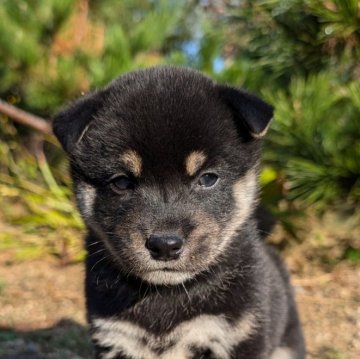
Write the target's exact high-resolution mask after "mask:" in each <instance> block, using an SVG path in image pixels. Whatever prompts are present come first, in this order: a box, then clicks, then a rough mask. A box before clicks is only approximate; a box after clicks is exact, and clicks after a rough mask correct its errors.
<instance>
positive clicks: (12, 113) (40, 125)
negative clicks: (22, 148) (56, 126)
mask: <svg viewBox="0 0 360 359" xmlns="http://www.w3.org/2000/svg"><path fill="white" fill-rule="evenodd" d="M0 112H1V113H3V114H4V115H6V116H8V117H10V118H12V119H13V120H14V121H16V122H18V123H21V124H22V125H25V126H28V127H31V128H33V129H35V130H37V131H40V132H41V133H43V134H44V135H50V134H52V129H51V125H50V123H49V122H48V121H46V120H45V119H43V118H41V117H38V116H35V115H33V114H31V113H29V112H26V111H23V110H20V109H19V108H17V107H15V106H13V105H10V104H9V103H7V102H5V101H3V100H1V99H0Z"/></svg>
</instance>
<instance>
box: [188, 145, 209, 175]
mask: <svg viewBox="0 0 360 359" xmlns="http://www.w3.org/2000/svg"><path fill="white" fill-rule="evenodd" d="M205 161H206V155H205V154H204V152H203V151H193V152H191V153H190V154H189V156H187V158H186V160H185V168H186V172H187V173H188V175H189V176H193V175H194V174H195V173H196V171H197V170H198V169H199V168H200V167H201V166H202V165H203V164H204V163H205Z"/></svg>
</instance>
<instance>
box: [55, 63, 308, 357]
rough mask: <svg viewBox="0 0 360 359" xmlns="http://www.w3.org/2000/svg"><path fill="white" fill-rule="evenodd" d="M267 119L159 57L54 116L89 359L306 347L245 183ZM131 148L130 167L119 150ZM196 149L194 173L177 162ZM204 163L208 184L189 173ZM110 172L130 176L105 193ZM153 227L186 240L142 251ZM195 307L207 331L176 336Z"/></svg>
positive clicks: (300, 350) (263, 111) (243, 98)
mask: <svg viewBox="0 0 360 359" xmlns="http://www.w3.org/2000/svg"><path fill="white" fill-rule="evenodd" d="M271 117H272V108H271V107H270V106H269V105H267V104H266V103H264V102H263V101H262V100H260V99H258V98H257V97H255V96H253V95H250V94H247V93H245V92H243V91H240V90H237V89H235V88H230V87H227V86H223V85H217V84H216V83H214V82H213V81H212V80H211V79H209V78H207V77H205V76H203V75H201V74H200V73H197V72H195V71H192V70H189V69H184V68H176V67H157V68H151V69H147V70H142V71H137V72H134V73H130V74H127V75H124V76H122V77H120V78H119V79H117V80H115V81H114V82H113V83H111V84H110V85H109V86H108V87H106V88H105V89H103V90H99V91H97V92H95V93H93V94H90V95H87V96H86V97H84V98H82V99H80V100H78V101H77V102H75V103H74V104H73V105H72V106H70V108H68V109H65V110H63V111H62V112H61V113H60V114H59V115H58V116H57V117H56V118H55V119H54V132H55V134H56V136H57V137H58V139H59V141H60V142H61V143H62V145H63V147H64V149H65V150H66V151H67V152H68V154H69V158H70V163H71V172H72V176H73V179H74V187H75V192H76V195H77V200H78V205H79V208H80V211H81V213H82V215H83V217H84V220H85V222H86V224H87V227H88V235H87V238H86V248H87V251H88V256H87V260H86V299H87V310H88V320H89V323H90V328H91V329H90V330H91V334H92V338H93V341H94V346H95V351H96V358H136V359H137V358H146V359H148V358H149V355H150V356H151V357H152V358H167V357H168V356H166V355H167V353H170V352H171V350H175V349H176V350H180V349H178V348H180V347H181V348H182V349H181V350H185V352H186V355H185V354H184V355H185V356H184V355H183V354H181V355H182V356H181V357H179V359H181V358H185V357H186V358H214V359H215V358H216V359H225V358H253V359H267V358H270V357H271V355H272V354H273V353H274V351H275V350H276V349H277V348H279V347H286V348H290V349H291V352H292V357H291V358H292V359H303V358H304V357H305V354H304V343H303V337H302V333H301V328H300V324H299V321H298V317H297V312H296V307H295V304H294V301H293V296H292V292H291V288H290V285H289V281H288V275H287V272H286V269H285V268H284V267H283V265H282V263H281V260H280V258H279V257H278V255H277V254H276V253H275V252H274V251H273V250H271V249H270V248H268V247H267V246H266V245H265V244H264V243H263V241H262V240H261V236H260V235H259V231H258V226H259V221H258V220H257V219H256V216H255V208H256V206H257V200H256V196H255V197H254V194H255V195H256V188H255V187H254V186H253V185H252V182H251V181H252V178H253V176H255V174H256V173H257V170H258V162H259V152H260V141H259V137H260V136H263V135H264V132H266V128H267V126H268V124H269V121H270V120H271ZM129 150H130V151H134V152H135V154H136V156H138V157H139V158H140V164H141V166H140V165H139V166H140V168H141V171H140V174H136V173H135V172H136V171H134V169H131V166H130V168H129V166H127V165H126V164H124V161H123V162H122V160H121V158H122V157H121V156H122V155H123V154H124V153H127V152H126V151H129ZM194 151H195V153H201V154H203V155H204V163H201V166H200V168H199V169H197V171H196V173H194V174H193V173H189V170H188V169H187V167H186V165H185V163H186V161H187V159H188V156H189V154H191V153H194ZM135 162H136V161H135ZM135 164H136V163H135ZM204 173H215V174H216V175H217V176H218V177H219V180H218V182H217V183H216V185H215V186H214V187H213V188H202V187H201V186H200V185H199V182H198V181H199V178H200V176H201V175H202V174H204ZM119 175H121V176H126V177H127V179H128V180H129V181H131V183H132V186H131V187H129V188H128V189H126V190H123V191H120V192H119V191H115V192H114V182H113V181H114V176H115V177H116V176H119ZM258 213H260V212H258ZM270 227H271V225H270V224H269V225H266V229H270ZM154 233H161V234H163V233H165V234H171V235H173V234H174V233H175V234H176V235H177V236H181V237H182V238H184V241H185V246H184V252H183V253H182V254H181V256H180V258H179V259H178V260H173V261H169V262H161V263H160V261H156V260H153V259H151V258H150V255H149V253H148V251H147V249H146V248H145V241H146V238H147V237H148V236H149V235H151V234H154ZM160 267H161V268H160ZM179 273H183V274H184V275H185V277H184V279H183V280H178V278H180V277H178V274H179ZM169 278H170V279H169ZM162 281H163V282H162ZM172 281H175V282H174V283H172ZM200 315H203V316H205V317H199V316H200ZM246 315H249V319H248V320H247V321H244V323H243V322H241V319H242V318H245V317H246ZM196 318H207V319H208V320H209V321H208V322H204V325H205V326H206V325H208V327H207V328H204V330H205V331H206V330H208V331H207V332H206V333H207V334H206V335H207V336H206V342H205V343H204V342H200V339H199V341H197V336H196V335H195V336H194V338H190V339H189V338H187V339H186V331H187V330H189V331H191V330H193V329H194V328H198V327H197V326H195V324H194V323H195V322H196ZM99 320H100V321H99ZM204 320H205V319H204ZM99 323H100V324H99ZM207 323H210V324H207ZM211 323H213V324H211ZM239 323H240V324H241V325H242V327H241V330H240V329H239V330H240V331H239V333H240V334H239V339H238V340H237V338H238V337H237V336H235V334H231V333H232V332H235V328H237V325H240V324H239ZM246 323H248V327H246V325H247V324H246ZM182 325H185V327H184V328H188V329H186V330H183V331H181V330H180V329H179V328H182ZM186 326H188V327H186ZM223 326H225V327H226V328H227V327H228V326H229V328H230V331H229V335H225V334H224V333H225V331H224V330H223ZM249 326H250V327H249ZM122 328H129V330H128V331H126V332H125V333H124V332H122V330H123V329H122ZM131 328H136V329H134V330H135V332H133V331H132V329H131ZM194 330H195V329H194ZM245 332H246V333H245ZM132 333H134V334H132ZM144 333H145V334H144ZM241 333H244V338H243V339H241V338H240V336H241ZM200 334H201V326H200V327H199V338H200V337H201V335H200ZM245 334H246V335H245ZM204 335H205V334H204ZM123 337H124V338H127V339H126V340H125V344H122V341H121V340H122V338H123ZM184 338H185V339H184ZM229 338H230V339H229ZM231 338H235V339H234V340H235V341H234V340H233V339H231ZM192 339H193V340H192ZM181 340H183V342H182V341H181ZM133 341H134V343H136V345H135V344H134V345H132V344H131V343H132V342H133ZM179 343H185V344H181V345H182V346H181V345H180V344H179ZM184 346H185V347H186V348H185V349H183V347H184ZM133 348H137V349H136V350H137V352H136V353H135V354H134V352H131V350H135V349H133ZM141 348H144V349H141ZM217 348H220V349H219V350H220V351H217V350H218V349H217ZM142 350H143V351H142ZM148 350H149V352H148ZM221 350H223V351H221ZM224 350H225V351H224ZM180 352H181V353H183V352H184V351H177V353H180ZM185 352H184V353H185ZM220 352H221V353H224V354H219V353H220ZM144 353H150V354H144ZM177 355H180V354H177ZM174 358H175V357H174ZM176 358H177V357H176ZM273 358H274V357H273ZM149 359H150V358H149ZM275 359H276V358H275Z"/></svg>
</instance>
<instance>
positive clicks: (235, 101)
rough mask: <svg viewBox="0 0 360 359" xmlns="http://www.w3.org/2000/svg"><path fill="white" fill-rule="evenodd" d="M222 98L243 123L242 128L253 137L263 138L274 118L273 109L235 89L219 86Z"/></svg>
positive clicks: (237, 119) (236, 117)
mask: <svg viewBox="0 0 360 359" xmlns="http://www.w3.org/2000/svg"><path fill="white" fill-rule="evenodd" d="M219 91H220V95H221V97H222V98H223V99H224V100H225V102H226V103H227V104H228V106H230V108H231V109H232V110H233V112H234V114H235V119H236V121H241V124H238V125H240V127H242V128H243V127H244V126H245V128H246V129H247V130H248V131H249V133H250V135H251V137H253V138H256V139H259V138H262V137H263V136H264V135H265V134H266V132H267V130H268V128H269V125H270V121H271V120H272V117H273V107H272V106H270V105H269V104H267V103H266V102H264V101H263V100H261V99H259V98H258V97H256V96H255V95H252V94H249V93H247V92H244V91H242V90H239V89H237V88H234V87H230V86H226V85H219Z"/></svg>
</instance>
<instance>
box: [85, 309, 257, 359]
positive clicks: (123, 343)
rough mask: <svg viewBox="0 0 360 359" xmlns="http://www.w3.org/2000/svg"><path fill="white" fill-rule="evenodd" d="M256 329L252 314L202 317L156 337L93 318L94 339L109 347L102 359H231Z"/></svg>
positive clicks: (129, 324) (126, 323) (120, 323)
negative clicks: (230, 318) (233, 317)
mask: <svg viewBox="0 0 360 359" xmlns="http://www.w3.org/2000/svg"><path fill="white" fill-rule="evenodd" d="M255 330H256V320H255V317H254V315H253V314H251V313H246V314H244V315H243V316H242V317H241V318H240V319H239V320H237V321H236V322H234V323H230V322H229V321H228V320H226V319H225V317H224V316H222V315H208V314H202V315H199V316H197V317H195V318H192V319H191V320H187V321H184V322H181V323H180V324H179V325H177V326H176V327H175V328H174V329H172V330H171V331H170V332H167V333H163V334H160V335H156V334H153V333H151V332H149V331H147V330H146V329H144V328H141V327H140V326H138V325H137V324H135V323H132V322H130V321H125V320H120V319H109V318H108V319H100V318H99V319H94V320H93V321H92V332H93V335H92V337H93V340H94V341H95V342H96V343H97V345H98V346H100V347H103V348H108V349H107V351H106V353H104V354H103V355H102V357H101V358H102V359H116V358H118V357H121V358H122V357H125V358H129V359H130V358H131V359H155V358H157V359H171V358H178V359H192V358H194V359H195V358H196V359H199V358H208V359H230V358H231V353H232V351H233V350H234V348H235V346H236V345H238V344H239V343H241V342H242V341H244V340H246V339H248V338H249V337H250V336H251V335H252V334H253V333H254V331H255Z"/></svg>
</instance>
